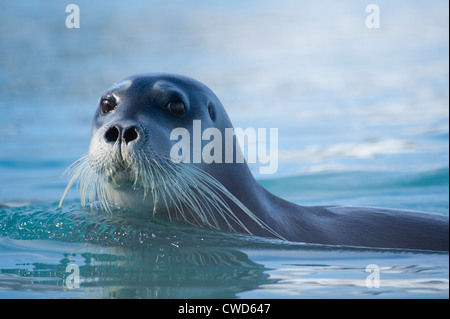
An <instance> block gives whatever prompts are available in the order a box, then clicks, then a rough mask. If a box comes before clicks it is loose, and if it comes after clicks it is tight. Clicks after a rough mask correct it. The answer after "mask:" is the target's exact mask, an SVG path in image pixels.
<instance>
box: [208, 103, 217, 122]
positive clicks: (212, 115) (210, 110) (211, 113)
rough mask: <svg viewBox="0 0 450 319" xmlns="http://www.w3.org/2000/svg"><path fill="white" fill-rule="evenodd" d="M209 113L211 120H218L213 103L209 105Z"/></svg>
mask: <svg viewBox="0 0 450 319" xmlns="http://www.w3.org/2000/svg"><path fill="white" fill-rule="evenodd" d="M208 113H209V117H210V118H211V120H213V121H215V120H216V112H215V111H214V105H212V103H209V105H208Z"/></svg>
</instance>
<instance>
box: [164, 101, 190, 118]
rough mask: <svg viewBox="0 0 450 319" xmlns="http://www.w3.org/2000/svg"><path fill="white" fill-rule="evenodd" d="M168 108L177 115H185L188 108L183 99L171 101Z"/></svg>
mask: <svg viewBox="0 0 450 319" xmlns="http://www.w3.org/2000/svg"><path fill="white" fill-rule="evenodd" d="M167 108H168V109H169V111H170V113H172V115H175V116H180V115H183V113H184V111H185V110H186V107H185V105H184V103H183V102H182V101H172V102H169V104H168V105H167Z"/></svg>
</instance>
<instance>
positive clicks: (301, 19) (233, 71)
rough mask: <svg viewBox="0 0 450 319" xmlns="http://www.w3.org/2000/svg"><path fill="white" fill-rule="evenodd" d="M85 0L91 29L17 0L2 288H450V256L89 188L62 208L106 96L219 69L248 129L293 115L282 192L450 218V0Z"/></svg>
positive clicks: (2, 164) (12, 6) (331, 292)
mask: <svg viewBox="0 0 450 319" xmlns="http://www.w3.org/2000/svg"><path fill="white" fill-rule="evenodd" d="M76 3H77V4H78V5H79V7H80V12H81V20H80V21H81V22H80V23H81V27H80V29H77V30H75V29H67V28H66V26H65V18H66V17H67V15H68V13H66V12H65V4H58V3H54V4H50V3H48V2H47V1H33V2H32V3H30V2H26V1H14V2H12V1H9V2H7V3H3V2H2V3H0V21H1V22H0V50H1V54H0V113H1V115H0V298H448V297H449V289H448V284H449V270H448V264H449V263H448V261H449V260H448V254H445V253H430V252H424V251H407V250H382V249H364V248H357V247H331V246H323V245H309V244H302V243H288V242H283V241H279V240H271V239H264V238H255V237H249V236H244V235H236V234H227V233H223V232H218V231H212V230H207V229H201V228H197V227H188V226H185V225H180V224H174V223H168V222H167V221H164V220H159V219H158V218H157V217H155V218H152V217H150V216H135V215H130V214H128V213H127V212H125V211H124V212H120V213H118V214H117V215H114V216H110V215H108V214H106V213H102V212H96V213H92V212H90V211H83V210H82V208H81V205H80V202H79V194H78V192H77V190H76V189H75V188H74V189H72V190H71V191H70V193H69V194H68V196H67V200H66V201H65V202H64V205H63V206H62V208H60V209H59V208H58V202H59V199H60V197H61V195H62V193H63V192H64V188H65V185H66V183H67V178H66V177H64V176H63V172H64V171H65V169H66V168H67V167H68V166H69V165H70V164H71V163H73V162H74V161H75V160H77V159H78V158H79V157H81V156H82V155H84V154H86V152H87V150H88V146H89V139H90V125H91V120H92V116H93V114H94V110H95V105H96V102H97V99H98V97H99V96H100V94H101V93H102V92H103V91H104V90H105V89H106V88H108V87H109V86H110V85H111V84H112V83H114V82H116V81H117V80H119V79H121V78H123V77H125V76H127V75H130V74H133V73H139V72H148V71H167V72H175V73H181V74H186V75H189V76H192V77H194V78H197V79H199V80H200V81H202V82H204V83H205V84H207V85H208V86H209V87H210V88H211V89H212V90H213V91H214V92H216V94H217V95H218V97H219V98H220V99H221V101H222V102H223V104H224V106H225V107H226V109H227V111H228V113H229V116H230V118H231V120H232V122H233V124H234V125H235V126H237V127H241V128H247V127H266V128H270V127H275V128H278V130H279V132H278V136H279V167H278V171H277V173H276V174H273V175H268V176H267V175H259V174H258V166H257V165H252V166H251V169H252V171H253V172H254V174H255V176H256V177H257V179H258V181H259V182H260V183H261V184H262V185H263V186H265V187H266V188H267V189H269V190H270V191H272V192H273V193H275V194H277V195H278V196H281V197H283V198H285V199H288V200H290V201H293V202H296V203H299V204H303V205H325V204H342V205H364V206H380V207H390V208H401V209H411V210H421V211H427V212H433V213H440V214H444V215H448V213H449V195H448V194H449V165H448V163H449V147H448V143H449V111H448V3H447V2H445V1H434V2H433V3H427V2H426V1H407V2H406V1H405V2H403V1H396V2H395V4H393V3H390V2H387V1H379V2H378V5H379V6H380V10H381V28H380V29H376V30H374V29H367V28H366V27H365V25H364V20H365V18H366V16H367V13H365V6H366V3H364V2H362V1H346V2H345V4H342V3H335V2H333V1H326V2H324V3H322V4H321V5H320V6H318V5H317V4H316V3H315V2H314V1H303V2H298V1H277V2H273V1H246V2H245V4H242V3H241V2H240V1H231V2H230V1H229V2H227V3H226V4H225V3H224V2H223V1H212V2H211V1H209V2H208V3H205V2H203V1H192V2H189V5H188V4H185V3H184V2H182V1H174V2H171V4H170V5H169V4H165V3H163V2H160V1H145V2H144V1H132V2H130V3H122V2H108V6H105V5H104V4H103V5H102V4H100V3H97V4H92V3H90V2H88V1H77V2H76ZM324 7H326V8H327V10H324V9H323V8H324ZM371 264H374V265H376V266H377V267H378V270H379V273H378V274H379V284H380V285H379V287H373V288H370V287H368V286H367V285H366V279H367V278H368V277H369V276H370V274H371V273H370V272H366V267H367V266H368V265H371ZM72 269H75V270H72ZM77 274H78V275H79V277H78V278H79V281H77V282H75V281H72V279H73V278H74V275H77ZM369 286H370V285H369Z"/></svg>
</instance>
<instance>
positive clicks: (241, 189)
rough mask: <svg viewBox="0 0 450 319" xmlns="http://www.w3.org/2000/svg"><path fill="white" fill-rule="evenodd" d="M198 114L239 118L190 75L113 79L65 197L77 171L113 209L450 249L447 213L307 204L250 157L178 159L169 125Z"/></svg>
mask: <svg viewBox="0 0 450 319" xmlns="http://www.w3.org/2000/svg"><path fill="white" fill-rule="evenodd" d="M196 120H197V121H198V120H200V121H201V123H202V126H203V127H207V128H215V129H217V130H218V131H219V132H221V133H223V134H224V135H225V130H226V129H227V128H232V127H233V126H232V124H231V121H230V119H229V118H228V115H227V113H226V111H225V109H224V107H223V105H222V104H221V102H220V101H219V99H218V98H217V97H216V95H215V94H214V93H213V92H212V91H211V90H210V89H209V88H208V87H206V86H205V85H204V84H202V83H200V82H198V81H197V80H194V79H192V78H189V77H186V76H181V75H175V74H166V73H147V74H137V75H133V76H130V77H127V78H125V79H123V80H121V81H120V82H118V83H116V84H114V85H113V86H112V87H111V88H110V89H108V90H107V91H106V92H105V93H104V94H103V96H102V97H101V98H100V100H99V103H98V107H97V110H96V113H95V116H94V120H93V125H92V138H91V142H90V146H89V153H88V155H86V156H84V157H82V158H81V159H80V160H78V161H77V162H75V163H74V164H73V165H72V166H71V168H70V175H71V179H70V181H69V183H68V185H67V188H66V191H65V192H64V195H63V196H62V199H61V202H60V205H61V203H62V200H63V199H64V196H65V194H66V192H67V190H68V189H69V188H70V187H71V185H72V184H73V183H74V182H75V181H76V180H78V179H79V185H80V194H81V195H80V197H81V201H82V204H83V206H86V205H88V204H90V203H93V202H96V203H99V204H100V205H101V206H102V207H103V208H104V209H106V210H108V211H112V210H113V208H114V207H121V208H125V209H129V210H133V211H140V212H148V213H153V214H158V215H159V216H164V218H168V219H170V220H173V221H181V222H184V223H189V224H194V225H199V226H206V227H211V228H215V229H219V230H223V231H233V232H238V233H247V234H251V235H255V236H262V237H275V238H280V239H283V240H287V241H293V242H304V243H314V244H325V245H344V246H363V247H374V248H375V247H377V248H378V247H379V248H400V249H420V250H435V251H448V242H449V241H448V225H449V221H448V216H443V215H439V214H427V213H420V212H411V211H401V210H391V209H383V208H368V207H345V206H316V207H305V206H300V205H297V204H294V203H291V202H288V201H286V200H283V199H281V198H279V197H277V196H275V195H273V194H272V193H270V192H269V191H267V190H266V189H264V188H263V187H262V186H261V185H260V184H259V183H258V182H257V181H256V180H255V178H254V176H253V175H252V173H251V172H250V169H249V168H248V166H247V163H245V162H242V161H236V160H233V161H232V162H229V161H228V162H227V161H225V160H223V161H222V160H220V157H219V160H217V161H213V162H208V163H206V162H205V161H200V162H199V161H195V160H194V156H196V155H195V154H187V155H186V154H183V150H182V149H181V148H179V149H178V151H177V152H175V153H176V154H178V156H180V157H184V158H185V159H186V160H185V161H180V160H174V156H171V152H173V148H174V145H175V144H176V143H178V141H177V140H176V139H172V138H171V132H173V130H174V129H177V128H183V130H184V131H182V132H187V133H189V132H190V133H192V132H193V130H194V129H195V128H194V124H193V123H194V122H195V121H196ZM202 143H203V144H202V145H201V147H203V146H204V145H205V143H206V141H202ZM232 143H233V145H236V143H237V141H236V140H235V139H234V140H233V142H232ZM193 148H195V147H193ZM188 149H189V148H188ZM198 149H201V148H198V146H197V151H198ZM235 149H236V150H239V148H238V147H236V148H235ZM216 151H220V150H216ZM238 152H239V151H238ZM172 155H173V154H172ZM238 155H239V154H238ZM238 155H236V158H237V156H238ZM222 156H223V154H222Z"/></svg>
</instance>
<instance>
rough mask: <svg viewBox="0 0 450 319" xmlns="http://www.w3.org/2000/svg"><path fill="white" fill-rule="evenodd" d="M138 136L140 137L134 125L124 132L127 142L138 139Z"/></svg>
mask: <svg viewBox="0 0 450 319" xmlns="http://www.w3.org/2000/svg"><path fill="white" fill-rule="evenodd" d="M138 137H139V135H138V132H137V131H136V128H135V127H134V126H132V127H130V128H128V129H127V130H126V131H125V132H124V133H123V139H124V141H125V143H127V144H128V143H129V142H132V141H134V140H136V139H137V138H138Z"/></svg>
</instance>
